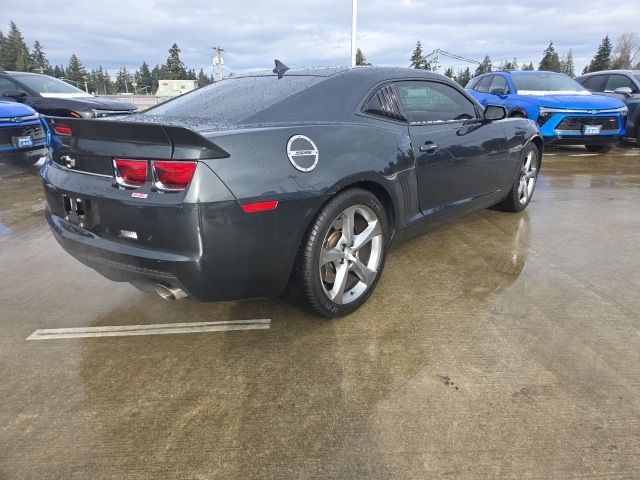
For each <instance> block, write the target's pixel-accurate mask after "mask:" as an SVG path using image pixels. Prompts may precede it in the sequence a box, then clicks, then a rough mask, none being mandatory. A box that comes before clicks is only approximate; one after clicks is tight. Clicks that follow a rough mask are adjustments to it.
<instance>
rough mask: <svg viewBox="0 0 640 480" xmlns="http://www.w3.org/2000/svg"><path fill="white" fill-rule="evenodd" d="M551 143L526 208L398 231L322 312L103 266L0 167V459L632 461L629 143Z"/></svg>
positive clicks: (152, 464) (637, 337)
mask: <svg viewBox="0 0 640 480" xmlns="http://www.w3.org/2000/svg"><path fill="white" fill-rule="evenodd" d="M549 153H550V155H548V156H547V157H546V158H545V160H544V163H543V167H542V177H541V179H540V182H539V184H538V187H537V191H536V194H535V196H534V200H533V202H532V204H531V205H530V207H529V209H528V210H527V211H526V212H524V213H523V214H520V215H511V214H505V213H501V212H495V211H489V210H486V211H481V212H479V213H476V214H473V215H471V216H469V217H466V218H464V219H462V220H460V221H458V222H456V223H453V224H451V225H448V226H446V227H443V228H441V229H439V230H436V231H434V232H432V233H431V234H429V235H426V236H423V237H420V238H418V239H416V240H414V241H412V242H410V243H407V244H405V245H403V246H401V247H400V248H398V249H396V250H394V251H392V252H391V254H390V257H389V259H388V261H387V265H386V269H385V272H384V274H383V276H382V279H381V282H380V284H379V286H378V289H377V290H376V292H375V294H374V295H373V296H372V297H371V299H370V301H369V302H368V303H367V304H366V305H365V306H364V307H363V308H362V309H361V310H360V311H358V312H356V313H355V314H353V315H352V316H350V317H348V318H345V319H341V320H336V321H328V322H327V321H323V320H319V319H317V318H315V317H313V316H310V315H308V314H306V313H305V312H302V311H300V310H298V309H296V308H295V307H292V306H290V305H288V304H287V303H285V302H284V301H282V300H278V299H275V300H260V301H258V300H252V301H246V302H229V303H220V304H199V303H196V302H193V301H191V300H184V301H181V302H176V303H166V302H164V301H162V300H160V299H159V298H158V297H155V296H149V295H145V294H143V293H140V292H138V291H136V290H135V289H133V288H132V287H129V286H128V285H124V284H115V283H111V282H109V281H107V280H105V279H103V278H102V277H100V276H99V275H98V274H96V273H94V272H93V271H92V270H90V269H87V268H86V267H84V266H82V265H80V264H79V263H77V262H75V261H74V260H73V259H72V258H71V257H69V256H67V255H66V254H65V253H64V252H63V251H62V250H61V249H60V248H59V247H58V245H57V244H56V243H55V241H54V240H53V238H52V237H51V236H50V235H49V233H48V231H47V227H46V224H45V222H44V220H43V218H42V212H41V209H42V203H41V202H42V194H41V190H40V188H41V187H40V184H39V179H38V177H37V175H36V174H22V175H13V176H9V177H2V178H0V225H1V226H0V269H1V273H2V274H1V275H0V398H1V399H2V400H0V401H1V402H2V403H1V404H2V409H0V478H8V479H9V478H11V479H13V478H20V479H29V478H33V479H45V478H118V479H134V478H190V479H204V478H349V479H350V478H473V479H477V478H489V477H499V478H576V477H585V478H603V477H606V478H637V477H639V476H640V460H639V459H640V435H639V433H640V424H639V423H638V419H639V418H640V400H638V399H639V398H640V383H639V382H638V378H640V353H638V352H640V315H639V314H638V311H640V295H638V292H639V291H640V253H638V240H639V238H640V211H639V210H638V208H637V205H638V202H639V201H640V188H639V187H640V151H638V150H637V149H633V148H627V149H616V150H615V151H614V152H612V153H611V154H607V155H583V154H584V150H580V149H562V150H552V151H550V152H549ZM258 318H270V319H271V320H272V324H271V328H270V329H269V330H253V331H237V332H217V333H197V334H184V335H154V336H139V337H119V338H93V339H92V338H89V339H67V340H47V341H32V342H28V341H25V338H26V337H27V336H29V335H30V334H31V333H32V332H33V331H34V330H36V329H38V328H58V327H82V326H108V325H135V324H152V323H170V322H171V323H173V322H202V321H213V320H239V319H258Z"/></svg>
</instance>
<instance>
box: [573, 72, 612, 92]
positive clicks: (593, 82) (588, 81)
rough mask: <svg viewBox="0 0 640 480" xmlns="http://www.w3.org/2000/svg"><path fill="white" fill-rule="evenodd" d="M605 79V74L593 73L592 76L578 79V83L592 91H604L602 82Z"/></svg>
mask: <svg viewBox="0 0 640 480" xmlns="http://www.w3.org/2000/svg"><path fill="white" fill-rule="evenodd" d="M606 79H607V75H593V76H592V77H587V78H585V79H584V80H582V81H579V83H581V84H582V86H583V87H584V88H586V89H588V90H591V91H592V92H604V82H605V80H606Z"/></svg>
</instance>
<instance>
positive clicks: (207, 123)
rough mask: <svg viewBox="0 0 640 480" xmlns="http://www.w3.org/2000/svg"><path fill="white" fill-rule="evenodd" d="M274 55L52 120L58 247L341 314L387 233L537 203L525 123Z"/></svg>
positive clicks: (120, 276)
mask: <svg viewBox="0 0 640 480" xmlns="http://www.w3.org/2000/svg"><path fill="white" fill-rule="evenodd" d="M278 65H279V67H277V68H276V70H274V72H275V73H274V74H267V73H262V74H253V75H248V76H242V77H233V78H230V79H227V80H224V81H220V82H217V83H215V84H213V85H210V86H208V87H204V88H201V89H199V90H196V91H194V92H192V93H189V94H186V95H183V96H181V97H178V98H175V99H173V100H171V101H169V102H166V103H164V104H162V105H159V106H157V107H155V108H152V109H150V110H147V111H146V112H144V113H139V114H135V115H133V116H131V117H129V118H127V119H126V121H103V120H73V119H67V118H64V119H63V118H54V119H49V120H48V126H49V129H50V130H51V142H52V153H51V158H50V160H49V161H48V162H47V163H46V164H45V166H44V167H43V169H42V173H41V174H42V178H43V181H44V188H45V192H46V197H47V202H48V209H47V213H46V215H47V219H48V221H49V225H50V226H51V230H52V231H53V234H54V235H55V238H56V239H57V240H58V242H59V243H60V244H61V245H62V247H63V248H64V249H65V250H67V251H68V252H69V253H70V254H71V255H73V256H74V257H75V258H77V259H78V260H79V261H81V262H83V263H84V264H86V265H88V266H90V267H92V268H94V269H95V270H97V271H98V272H100V273H101V274H102V275H104V276H105V277H107V278H110V279H112V280H115V281H127V282H131V283H132V284H134V285H135V286H137V287H138V288H140V289H142V290H147V291H156V292H158V293H160V294H161V295H162V296H163V297H165V298H169V299H176V298H182V297H184V296H191V297H193V298H195V299H197V300H204V301H212V300H228V299H239V298H248V297H262V296H275V295H279V294H281V293H283V292H285V291H286V292H288V293H289V295H290V297H291V298H294V299H296V300H297V301H299V302H301V303H303V304H304V305H306V306H307V307H309V308H311V309H312V310H313V311H315V312H316V313H318V314H320V315H324V316H329V317H335V316H341V315H345V314H348V313H350V312H353V311H354V310H355V309H357V308H358V307H359V306H360V305H362V304H363V303H364V302H365V301H366V299H367V298H368V296H369V295H370V294H371V292H372V291H373V289H374V287H375V285H376V283H377V281H378V279H379V278H380V274H381V273H382V269H383V266H384V262H385V257H386V253H387V248H388V247H389V246H390V245H391V244H392V242H393V243H397V242H398V241H400V240H402V239H407V238H410V237H412V236H415V235H417V234H419V233H422V232H424V231H426V230H428V229H431V228H433V227H435V226H437V225H440V224H442V223H444V222H447V221H449V220H451V219H452V218H454V217H458V216H460V215H463V214H466V213H469V212H470V211H473V210H475V209H479V208H486V207H490V206H493V205H496V206H497V207H498V208H500V209H502V210H507V211H512V212H519V211H521V210H523V209H524V208H526V206H527V205H528V203H529V201H530V200H531V196H532V194H533V190H534V187H535V182H536V177H537V174H538V172H539V169H540V162H541V156H542V139H541V137H540V135H539V133H538V129H537V127H536V125H535V124H534V123H533V122H531V121H529V120H526V119H504V116H505V111H504V109H503V108H502V107H491V106H490V107H487V108H485V109H484V110H483V109H482V107H480V106H479V105H478V104H477V103H476V102H475V101H474V100H473V99H472V98H471V97H469V96H468V95H467V94H466V93H465V91H464V90H463V89H462V88H460V87H459V86H458V85H457V84H455V83H454V82H452V81H450V80H449V79H447V78H446V77H443V76H440V75H437V74H433V73H429V72H426V71H420V70H412V69H401V68H369V67H356V68H340V69H338V68H332V69H329V68H325V69H310V70H298V71H294V70H289V71H286V72H285V68H284V67H283V66H282V65H281V64H278Z"/></svg>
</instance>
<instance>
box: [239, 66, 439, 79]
mask: <svg viewBox="0 0 640 480" xmlns="http://www.w3.org/2000/svg"><path fill="white" fill-rule="evenodd" d="M340 74H350V75H357V76H362V77H378V78H380V79H381V80H384V79H397V78H404V77H413V78H415V77H418V78H425V79H442V78H448V77H445V76H444V75H441V74H439V73H435V72H431V71H429V70H422V69H417V68H403V67H373V66H371V67H370V66H356V67H311V68H291V69H289V70H287V71H286V72H285V73H284V75H283V78H285V77H288V76H290V77H293V76H314V77H333V76H336V75H340ZM273 75H275V74H274V73H273V72H272V71H271V70H260V71H255V72H246V73H241V74H234V75H232V76H229V77H227V79H234V78H246V77H262V76H273Z"/></svg>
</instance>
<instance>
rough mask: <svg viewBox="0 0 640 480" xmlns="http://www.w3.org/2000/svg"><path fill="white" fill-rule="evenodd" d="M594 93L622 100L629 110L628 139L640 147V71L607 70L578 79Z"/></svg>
mask: <svg viewBox="0 0 640 480" xmlns="http://www.w3.org/2000/svg"><path fill="white" fill-rule="evenodd" d="M576 80H577V81H578V82H579V83H581V84H582V86H583V87H585V88H587V89H588V90H591V91H592V92H594V93H602V94H603V95H607V96H608V97H614V98H617V99H619V100H622V101H623V102H624V103H625V104H626V105H627V108H628V109H629V113H628V114H627V133H626V135H625V136H626V137H630V138H632V139H634V140H635V141H636V142H637V143H638V146H640V106H639V105H640V70H607V71H602V72H593V73H588V74H587V75H583V76H581V77H578V78H576Z"/></svg>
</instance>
